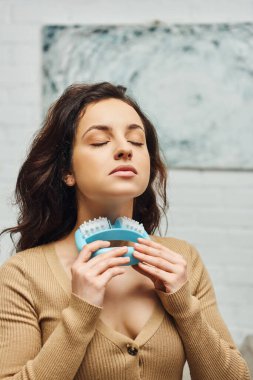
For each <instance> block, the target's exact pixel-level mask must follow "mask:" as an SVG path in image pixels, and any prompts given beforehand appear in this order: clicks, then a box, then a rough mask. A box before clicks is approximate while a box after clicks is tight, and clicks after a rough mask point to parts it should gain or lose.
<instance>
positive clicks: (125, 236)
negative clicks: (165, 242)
mask: <svg viewBox="0 0 253 380" xmlns="http://www.w3.org/2000/svg"><path fill="white" fill-rule="evenodd" d="M139 237H141V238H144V239H148V240H150V237H149V235H148V234H147V233H146V232H145V233H143V234H140V233H138V232H136V231H132V230H128V229H125V228H121V227H120V223H119V222H117V219H116V222H115V224H112V228H110V229H106V230H103V231H99V232H96V233H94V234H93V235H91V236H89V237H87V238H86V239H85V238H84V237H83V235H82V232H81V230H80V228H78V229H77V230H76V232H75V242H76V246H77V249H78V251H79V252H80V251H81V249H82V248H83V246H84V245H86V244H88V243H92V242H94V241H96V240H126V241H132V242H137V238H139ZM115 248H116V247H110V248H100V249H98V250H97V251H95V252H93V253H92V255H91V258H92V257H95V256H97V255H99V254H101V253H104V252H107V251H110V250H111V249H115ZM133 252H134V247H128V249H127V252H126V253H125V254H124V255H123V256H127V257H130V261H129V263H127V264H123V265H135V264H138V262H139V260H138V259H136V258H135V257H134V256H133Z"/></svg>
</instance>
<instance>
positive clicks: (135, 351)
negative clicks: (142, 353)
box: [127, 344, 138, 356]
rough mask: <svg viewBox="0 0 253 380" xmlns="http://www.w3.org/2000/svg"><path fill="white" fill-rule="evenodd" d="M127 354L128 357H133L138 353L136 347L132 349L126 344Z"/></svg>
mask: <svg viewBox="0 0 253 380" xmlns="http://www.w3.org/2000/svg"><path fill="white" fill-rule="evenodd" d="M127 352H128V353H129V355H133V356H135V355H137V353H138V349H137V348H136V347H133V346H132V345H131V344H127Z"/></svg>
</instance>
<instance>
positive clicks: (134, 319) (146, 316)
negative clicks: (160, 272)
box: [100, 278, 160, 339]
mask: <svg viewBox="0 0 253 380" xmlns="http://www.w3.org/2000/svg"><path fill="white" fill-rule="evenodd" d="M128 283H129V278H128ZM110 285H111V286H110V287H108V289H107V291H106V296H105V300H104V306H103V310H102V312H101V314H100V319H101V321H102V322H103V323H104V324H105V325H106V326H108V327H109V328H111V329H113V330H115V331H117V332H120V333H121V334H123V335H126V336H128V337H130V338H132V339H135V338H136V337H137V335H138V334H139V333H140V332H141V331H142V330H143V328H144V326H145V325H146V323H147V322H148V321H149V320H150V319H151V318H152V315H153V313H154V311H155V309H156V308H157V307H158V303H159V302H160V301H159V298H158V296H157V295H156V293H155V291H154V287H153V285H152V284H151V283H150V282H147V281H145V279H141V281H140V279H137V278H135V279H133V278H132V279H131V286H130V285H129V284H128V287H127V285H126V284H125V286H124V279H121V282H120V283H119V284H115V283H112V284H110Z"/></svg>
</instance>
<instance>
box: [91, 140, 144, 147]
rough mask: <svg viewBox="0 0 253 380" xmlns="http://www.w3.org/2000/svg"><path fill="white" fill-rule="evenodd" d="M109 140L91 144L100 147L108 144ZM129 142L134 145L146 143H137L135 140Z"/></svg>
mask: <svg viewBox="0 0 253 380" xmlns="http://www.w3.org/2000/svg"><path fill="white" fill-rule="evenodd" d="M108 142H109V141H106V142H104V143H100V144H91V145H92V146H94V148H98V147H100V146H102V145H106V144H108ZM129 142H130V143H132V144H133V145H136V146H141V145H144V144H142V143H137V142H133V141H129Z"/></svg>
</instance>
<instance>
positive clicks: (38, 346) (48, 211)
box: [0, 82, 250, 380]
mask: <svg viewBox="0 0 253 380" xmlns="http://www.w3.org/2000/svg"><path fill="white" fill-rule="evenodd" d="M122 166H124V168H123V169H124V170H127V172H126V171H125V172H124V173H122ZM120 169H121V170H120ZM115 170H117V175H112V172H113V171H115ZM156 193H157V194H158V195H160V198H161V200H162V206H160V205H159V204H158V202H157V199H156ZM16 195H17V202H18V204H19V206H20V210H21V211H20V216H19V219H18V226H16V227H14V228H10V229H6V230H4V232H6V231H10V232H11V234H13V233H17V232H19V233H20V235H21V237H20V240H19V241H18V243H17V252H18V253H17V254H16V255H14V256H12V257H11V258H10V259H9V260H7V261H6V262H5V264H4V265H3V266H2V267H1V268H0V288H1V299H0V379H11V378H15V379H16V380H17V379H18V380H21V379H22V380H27V379H32V380H38V379H43V380H44V379H54V380H58V379H59V380H62V379H64V380H70V379H76V380H81V379H87V380H88V379H89V380H90V379H92V380H93V379H105V380H106V379H108V380H114V379H115V380H119V379H123V378H124V379H125V378H129V379H140V378H143V379H145V380H148V379H156V380H158V379H161V380H164V379H166V380H169V379H171V380H178V379H181V378H182V371H183V366H184V363H185V360H187V361H188V364H189V367H190V371H191V376H192V379H195V380H208V379H212V380H214V379H217V380H222V379H227V380H233V379H237V380H238V379H249V378H250V377H249V372H248V368H247V366H246V364H245V361H244V360H243V359H242V357H241V355H240V353H239V352H238V350H237V348H236V347H235V344H234V342H233V340H232V338H231V336H230V334H229V332H228V330H227V327H226V326H225V324H224V322H223V320H222V318H221V316H220V314H219V312H218V309H217V306H216V301H215V295H214V291H213V287H212V284H211V281H210V278H209V276H208V273H207V271H206V269H205V267H204V265H203V263H202V261H201V259H200V257H199V254H198V252H197V250H196V249H195V248H194V247H193V246H191V245H190V244H189V243H187V242H186V241H184V240H179V239H175V238H161V237H158V236H156V235H153V232H154V231H155V230H156V228H157V227H158V226H159V222H160V218H161V210H162V211H165V209H166V205H167V203H166V166H165V164H164V163H163V161H162V159H161V157H160V154H159V146H158V141H157V135H156V132H155V129H154V127H153V125H152V124H151V122H150V121H149V120H148V118H147V117H146V116H145V115H144V113H143V112H142V111H141V109H140V108H139V106H138V105H137V104H136V102H135V101H134V100H133V99H131V98H130V97H129V96H127V95H126V94H125V88H124V87H122V86H114V85H112V84H110V83H108V82H103V83H96V84H92V85H87V84H79V85H72V86H70V87H69V88H67V89H66V91H65V92H64V93H63V95H62V96H61V97H60V98H59V100H57V101H56V102H55V104H54V105H53V106H52V107H51V108H50V109H49V112H48V115H47V117H46V120H45V123H44V125H43V127H42V129H41V130H40V131H39V132H38V133H37V135H36V137H35V139H34V141H33V143H32V146H31V149H30V152H29V154H28V157H27V159H26V161H25V162H24V164H23V166H22V168H21V170H20V172H19V176H18V180H17V186H16ZM99 216H104V217H107V218H109V219H110V220H111V221H112V222H114V220H115V219H116V218H117V217H119V216H127V217H129V218H133V219H134V220H137V221H139V222H142V223H143V225H144V228H145V230H146V231H147V233H148V234H149V235H150V237H151V240H148V239H140V240H139V242H138V243H139V244H135V243H129V244H131V245H133V246H134V247H135V253H134V256H135V257H136V258H138V259H139V260H140V263H139V264H138V265H134V266H128V265H127V263H128V260H129V259H128V258H126V257H124V254H125V253H126V250H127V248H126V245H127V244H128V242H115V244H114V247H115V246H116V247H118V248H113V249H112V250H111V251H110V252H109V253H108V252H107V253H105V254H101V255H98V256H96V257H91V254H92V252H94V251H96V250H97V249H99V248H103V247H109V246H110V245H111V247H113V244H112V243H111V242H107V241H101V240H99V241H96V242H93V243H90V244H87V245H86V246H85V247H84V248H83V249H82V250H81V252H80V253H78V251H77V248H76V246H75V241H74V232H75V230H76V229H77V228H78V227H79V225H80V224H82V223H83V222H84V221H86V220H90V219H93V218H97V217H99Z"/></svg>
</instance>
